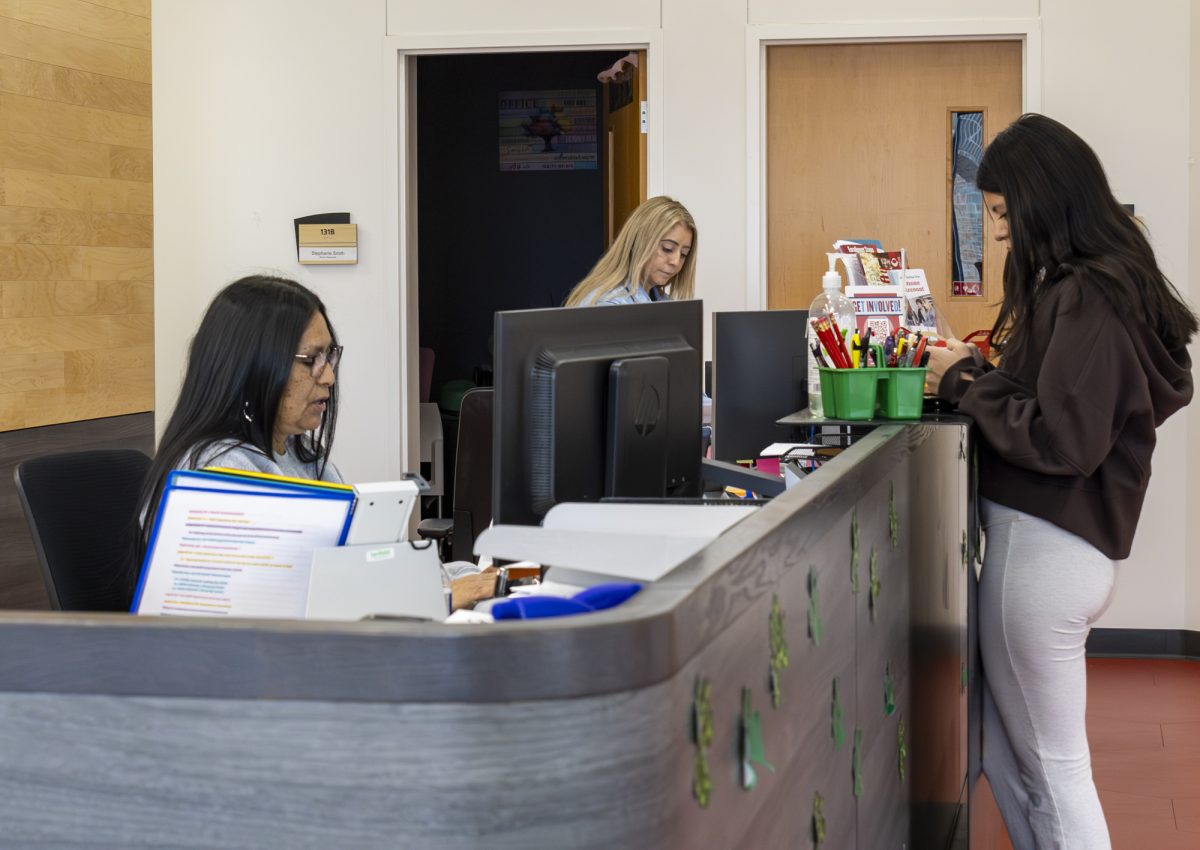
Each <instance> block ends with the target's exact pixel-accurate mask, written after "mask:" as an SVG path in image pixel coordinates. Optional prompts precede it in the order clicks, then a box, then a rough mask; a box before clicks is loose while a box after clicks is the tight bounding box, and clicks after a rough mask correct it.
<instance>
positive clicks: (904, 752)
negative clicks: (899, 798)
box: [896, 717, 908, 782]
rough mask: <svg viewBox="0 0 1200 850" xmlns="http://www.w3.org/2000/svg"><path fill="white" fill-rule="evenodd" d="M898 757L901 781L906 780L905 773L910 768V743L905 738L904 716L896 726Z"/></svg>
mask: <svg viewBox="0 0 1200 850" xmlns="http://www.w3.org/2000/svg"><path fill="white" fill-rule="evenodd" d="M896 750H897V754H896V759H897V766H898V767H899V768H900V781H901V782H903V781H904V774H905V773H906V772H907V768H908V743H907V742H906V741H905V740H904V718H903V717H901V718H900V724H899V725H898V726H897V727H896Z"/></svg>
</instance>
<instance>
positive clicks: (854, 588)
mask: <svg viewBox="0 0 1200 850" xmlns="http://www.w3.org/2000/svg"><path fill="white" fill-rule="evenodd" d="M850 592H851V593H858V509H857V508H855V509H854V510H853V511H851V512H850Z"/></svg>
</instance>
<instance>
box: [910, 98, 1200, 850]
mask: <svg viewBox="0 0 1200 850" xmlns="http://www.w3.org/2000/svg"><path fill="white" fill-rule="evenodd" d="M976 184H977V185H978V186H979V188H980V189H981V190H982V192H983V197H984V203H985V205H986V206H987V208H988V211H989V213H990V214H991V216H992V220H993V233H994V236H995V238H996V240H997V241H999V242H1002V243H1003V244H1005V245H1006V246H1007V248H1008V257H1007V259H1006V260H1005V263H1004V300H1003V302H1002V303H1001V306H1000V312H999V315H998V317H997V319H996V323H995V326H994V327H993V328H992V341H993V345H994V346H995V347H996V348H998V349H999V351H1000V352H1001V359H1000V362H999V365H998V366H995V367H993V366H992V364H990V363H988V362H987V361H986V360H984V358H983V357H981V356H980V354H979V352H978V351H977V350H975V348H974V347H973V346H967V345H964V344H963V343H961V342H958V341H957V340H951V341H950V342H949V343H948V346H947V348H944V349H933V350H932V353H931V355H930V362H929V372H928V376H927V381H928V389H929V391H930V392H936V393H937V394H938V395H939V396H941V397H942V398H943V399H946V400H947V401H949V402H951V403H953V404H955V405H956V406H957V407H958V409H959V410H960V411H961V412H963V413H966V414H968V415H969V416H971V417H972V418H973V419H974V420H975V423H976V426H977V428H978V436H979V493H980V496H981V499H980V506H981V511H982V522H983V526H984V529H985V532H986V534H987V547H986V552H985V556H984V562H983V569H982V572H981V574H980V586H979V642H980V650H981V653H982V656H983V674H984V675H983V678H984V717H983V726H984V745H983V747H984V748H983V770H984V773H985V774H986V775H987V777H988V781H989V784H990V785H991V786H992V790H993V792H994V794H995V796H996V801H997V804H998V805H999V807H1000V812H1001V814H1002V816H1003V817H1004V822H1005V825H1006V826H1007V828H1008V832H1009V835H1010V837H1011V838H1012V842H1013V846H1014V847H1015V848H1016V850H1034V848H1038V850H1044V848H1081V850H1082V848H1087V850H1105V848H1109V847H1110V846H1111V844H1110V842H1109V837H1108V829H1107V827H1106V825H1105V822H1104V813H1103V811H1102V810H1101V808H1100V801H1099V798H1098V796H1097V794H1096V788H1095V785H1094V783H1093V781H1092V773H1091V755H1090V752H1089V750H1088V742H1087V734H1086V728H1085V725H1084V710H1085V705H1086V697H1087V678H1086V677H1087V672H1086V667H1085V659H1084V645H1085V642H1086V640H1087V635H1088V631H1089V630H1090V628H1091V624H1092V623H1093V622H1094V621H1095V620H1096V619H1097V618H1098V617H1099V616H1100V614H1102V613H1103V612H1104V610H1105V608H1107V607H1108V603H1109V601H1110V599H1111V598H1112V592H1113V586H1114V582H1115V578H1116V566H1117V563H1116V562H1117V561H1119V560H1122V559H1124V558H1126V557H1128V555H1129V549H1130V546H1131V545H1132V542H1133V534H1134V530H1135V528H1136V526H1137V520H1138V515H1139V514H1140V512H1141V508H1142V502H1143V500H1144V498H1145V494H1146V485H1147V483H1148V482H1149V479H1150V457H1151V454H1152V453H1153V450H1154V444H1155V428H1157V427H1158V426H1159V425H1161V424H1162V422H1163V420H1165V419H1166V418H1167V417H1168V416H1170V415H1171V414H1172V413H1174V412H1175V411H1177V410H1179V409H1180V408H1182V407H1183V406H1184V405H1186V404H1187V403H1188V402H1189V401H1190V400H1191V397H1192V377H1191V360H1190V359H1189V357H1188V354H1187V345H1188V343H1189V342H1190V340H1191V338H1192V336H1193V335H1194V334H1195V332H1196V329H1197V321H1196V316H1195V315H1194V314H1193V313H1192V311H1191V310H1190V309H1189V308H1188V306H1187V305H1186V304H1185V303H1184V301H1183V299H1182V298H1181V297H1180V295H1179V293H1178V292H1177V291H1176V290H1175V288H1174V287H1173V286H1172V285H1171V284H1170V282H1169V281H1168V280H1167V279H1166V277H1165V276H1164V275H1163V273H1162V271H1161V270H1160V269H1159V267H1158V264H1157V262H1156V261H1155V258H1154V252H1153V250H1152V249H1151V248H1150V244H1149V242H1148V241H1147V240H1146V238H1145V236H1144V235H1143V233H1142V231H1141V228H1140V227H1139V225H1138V223H1137V222H1136V221H1135V220H1134V219H1133V218H1132V216H1130V215H1129V214H1128V213H1127V212H1126V211H1125V209H1124V208H1123V207H1122V206H1121V205H1120V204H1119V203H1118V202H1117V201H1116V199H1115V198H1114V197H1113V195H1112V191H1111V190H1110V189H1109V186H1108V180H1107V178H1106V177H1105V174H1104V169H1103V167H1102V166H1101V165H1100V160H1099V159H1098V158H1097V157H1096V154H1095V153H1094V152H1093V151H1092V149H1091V148H1090V147H1088V145H1087V144H1086V143H1085V142H1084V141H1083V140H1082V139H1080V138H1079V137H1078V136H1077V135H1075V134H1074V133H1073V132H1071V130H1069V129H1067V128H1066V127H1065V126H1063V125H1062V124H1060V123H1058V122H1057V121H1054V120H1052V119H1050V118H1047V117H1045V116H1043V115H1033V114H1031V115H1024V116H1022V117H1021V118H1019V119H1018V120H1017V121H1015V122H1014V123H1013V124H1011V125H1010V126H1009V127H1008V128H1006V129H1005V130H1003V131H1002V132H1001V133H1000V134H999V135H998V136H997V137H996V139H995V141H993V142H992V144H991V145H989V146H988V148H987V150H986V151H985V152H984V155H983V159H982V161H981V162H980V165H979V171H978V175H977V177H976Z"/></svg>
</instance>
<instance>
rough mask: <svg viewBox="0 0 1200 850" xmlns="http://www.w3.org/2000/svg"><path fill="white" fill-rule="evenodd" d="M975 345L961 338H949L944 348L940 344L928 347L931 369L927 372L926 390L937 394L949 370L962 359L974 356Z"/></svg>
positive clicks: (931, 393)
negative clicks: (972, 350)
mask: <svg viewBox="0 0 1200 850" xmlns="http://www.w3.org/2000/svg"><path fill="white" fill-rule="evenodd" d="M974 347H975V346H973V345H971V344H970V343H967V342H963V341H962V340H960V339H947V340H946V345H945V347H944V348H943V347H942V346H940V345H939V346H932V347H928V348H926V349H925V350H926V351H928V352H929V369H928V371H926V372H925V392H926V393H928V394H929V395H937V391H938V387H939V386H941V383H942V378H943V377H944V376H945V374H946V372H947V370H949V368H950V367H951V366H953V365H954V364H955V363H957V362H959V361H960V360H966V359H968V358H971V357H973V356H974V355H973V354H972V352H971V349H972V348H974Z"/></svg>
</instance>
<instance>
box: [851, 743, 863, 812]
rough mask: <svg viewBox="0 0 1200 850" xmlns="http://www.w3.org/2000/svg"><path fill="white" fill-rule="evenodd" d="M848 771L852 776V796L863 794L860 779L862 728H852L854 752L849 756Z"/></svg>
mask: <svg viewBox="0 0 1200 850" xmlns="http://www.w3.org/2000/svg"><path fill="white" fill-rule="evenodd" d="M850 772H851V774H852V775H853V777H854V796H855V797H861V796H862V794H863V781H862V730H861V729H855V730H854V753H853V755H851V757H850Z"/></svg>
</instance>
